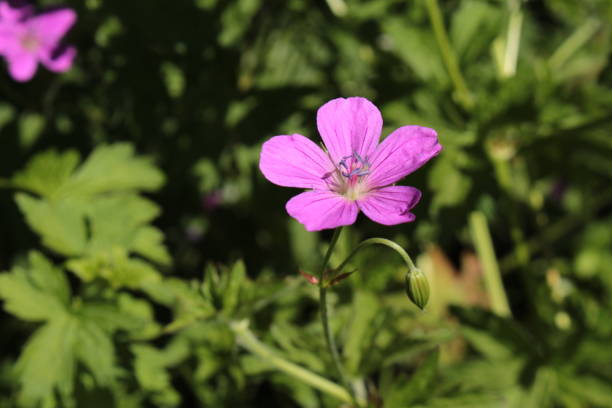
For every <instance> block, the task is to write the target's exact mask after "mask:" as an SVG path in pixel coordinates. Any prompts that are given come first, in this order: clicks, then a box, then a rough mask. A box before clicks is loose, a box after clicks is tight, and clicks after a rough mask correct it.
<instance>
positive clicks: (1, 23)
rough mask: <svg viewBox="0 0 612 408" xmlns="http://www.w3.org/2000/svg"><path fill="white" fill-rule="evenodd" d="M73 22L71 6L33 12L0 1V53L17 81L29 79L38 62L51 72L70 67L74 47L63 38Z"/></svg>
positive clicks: (74, 51) (61, 70)
mask: <svg viewBox="0 0 612 408" xmlns="http://www.w3.org/2000/svg"><path fill="white" fill-rule="evenodd" d="M75 21H76V13H75V12H74V11H73V10H71V9H57V10H50V11H47V12H44V13H41V14H33V9H32V7H30V6H23V7H13V6H11V4H9V2H8V1H2V2H0V55H2V56H3V57H4V58H5V59H6V61H7V63H8V69H9V73H10V75H11V76H12V77H13V79H15V80H16V81H20V82H25V81H29V80H30V79H32V77H33V76H34V74H35V73H36V69H37V68H38V63H39V62H40V63H41V64H43V65H44V66H45V67H47V68H48V69H50V70H51V71H54V72H64V71H67V70H68V69H70V67H71V66H72V61H73V60H74V57H75V55H76V49H75V48H74V47H63V46H61V44H60V41H61V39H62V37H63V36H64V35H65V34H66V32H67V31H68V30H69V29H70V27H72V25H73V24H74V22H75Z"/></svg>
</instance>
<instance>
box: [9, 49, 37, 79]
mask: <svg viewBox="0 0 612 408" xmlns="http://www.w3.org/2000/svg"><path fill="white" fill-rule="evenodd" d="M5 58H6V60H7V62H8V68H9V73H10V74H11V76H12V77H13V79H14V80H15V81H19V82H26V81H29V80H30V79H32V77H33V76H34V74H35V73H36V68H37V67H38V61H37V60H36V57H35V56H34V55H33V54H29V53H27V52H19V53H12V54H7V55H5Z"/></svg>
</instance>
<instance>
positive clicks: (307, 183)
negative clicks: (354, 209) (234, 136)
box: [259, 134, 334, 189]
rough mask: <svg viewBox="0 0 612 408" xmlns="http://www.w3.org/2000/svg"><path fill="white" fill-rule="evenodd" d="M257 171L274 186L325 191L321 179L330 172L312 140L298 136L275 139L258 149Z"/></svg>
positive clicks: (324, 184) (330, 163)
mask: <svg viewBox="0 0 612 408" xmlns="http://www.w3.org/2000/svg"><path fill="white" fill-rule="evenodd" d="M259 168H260V170H261V172H262V173H263V175H264V176H265V177H266V178H267V179H268V180H270V181H271V182H272V183H274V184H278V185H279V186H284V187H299V188H313V189H314V188H322V189H327V184H326V183H325V179H324V176H325V175H326V174H328V173H329V172H330V171H332V170H333V169H334V167H333V164H332V162H331V161H330V160H329V157H328V156H327V155H326V154H325V153H324V152H323V150H322V149H321V148H320V147H319V146H317V145H316V144H315V143H314V142H313V141H312V140H310V139H308V138H306V137H304V136H302V135H298V134H293V135H290V136H286V135H283V136H275V137H273V138H272V139H270V140H268V141H267V142H265V143H264V144H263V146H262V148H261V155H260V157H259Z"/></svg>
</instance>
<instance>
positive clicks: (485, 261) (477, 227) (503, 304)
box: [470, 211, 512, 317]
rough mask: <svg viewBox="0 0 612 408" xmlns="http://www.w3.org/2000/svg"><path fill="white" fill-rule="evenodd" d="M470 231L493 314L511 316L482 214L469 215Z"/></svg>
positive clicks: (485, 221)
mask: <svg viewBox="0 0 612 408" xmlns="http://www.w3.org/2000/svg"><path fill="white" fill-rule="evenodd" d="M470 230H471V233H472V239H473V240H474V244H475V245H476V252H477V253H478V257H479V258H480V260H481V262H482V267H483V272H484V282H485V287H486V288H487V292H488V293H489V296H490V297H491V307H492V309H493V312H494V313H496V314H497V315H499V316H503V317H509V316H511V315H512V312H511V311H510V306H509V304H508V298H507V297H506V291H505V290H504V284H503V282H502V279H501V274H500V272H499V265H498V264H497V258H496V256H495V250H494V249H493V242H492V240H491V234H490V233H489V227H488V225H487V220H486V218H485V216H484V214H483V213H481V212H479V211H475V212H473V213H472V214H471V215H470Z"/></svg>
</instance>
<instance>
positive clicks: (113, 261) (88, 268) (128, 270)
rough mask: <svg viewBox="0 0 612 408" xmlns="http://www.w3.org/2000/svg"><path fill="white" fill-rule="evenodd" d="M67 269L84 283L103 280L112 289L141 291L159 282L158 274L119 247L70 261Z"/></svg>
mask: <svg viewBox="0 0 612 408" xmlns="http://www.w3.org/2000/svg"><path fill="white" fill-rule="evenodd" d="M67 268H68V269H69V270H70V271H72V272H74V273H75V274H76V275H77V276H78V277H79V278H81V279H82V280H84V281H85V282H91V281H93V280H94V279H104V280H106V281H108V282H109V284H110V285H111V286H112V287H114V288H120V287H128V288H133V289H142V288H144V287H145V286H147V285H150V284H153V283H156V282H160V281H161V277H160V275H159V273H158V272H157V271H156V270H155V269H153V268H152V267H151V266H150V265H149V264H148V263H146V262H144V261H142V260H139V259H132V258H129V257H128V255H127V253H126V251H125V250H124V249H122V248H119V247H115V248H112V249H110V250H108V251H102V252H99V253H96V254H95V255H93V256H89V257H84V258H77V259H71V260H70V261H68V263H67Z"/></svg>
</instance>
